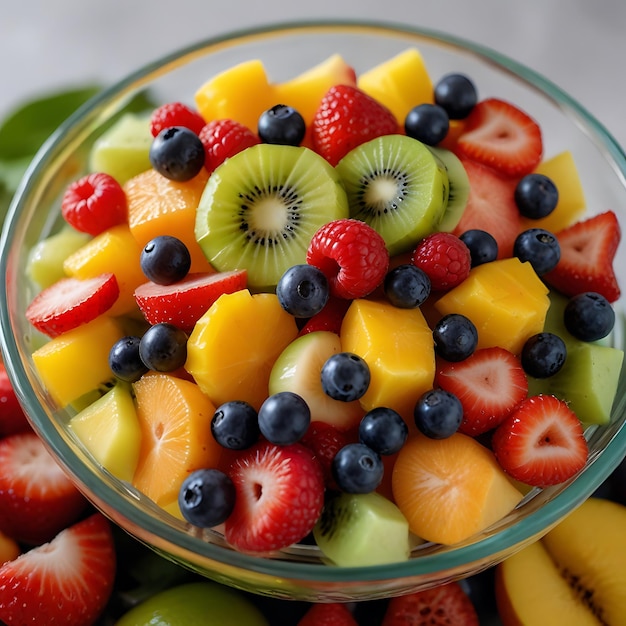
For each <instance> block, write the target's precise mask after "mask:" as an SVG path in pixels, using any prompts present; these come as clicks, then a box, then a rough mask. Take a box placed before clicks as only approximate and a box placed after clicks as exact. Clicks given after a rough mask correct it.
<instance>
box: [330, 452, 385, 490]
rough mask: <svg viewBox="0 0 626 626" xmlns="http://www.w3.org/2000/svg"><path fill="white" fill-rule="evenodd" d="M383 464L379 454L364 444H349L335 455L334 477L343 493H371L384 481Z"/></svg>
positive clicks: (333, 464)
mask: <svg viewBox="0 0 626 626" xmlns="http://www.w3.org/2000/svg"><path fill="white" fill-rule="evenodd" d="M383 471H384V468H383V462H382V460H381V458H380V456H379V455H378V454H376V452H374V450H372V449H371V448H370V447H369V446H366V445H365V444H363V443H349V444H347V445H345V446H344V447H343V448H341V449H340V450H339V451H338V452H337V454H336V455H335V457H334V459H333V462H332V464H331V472H332V476H333V478H334V479H335V483H337V486H338V487H339V489H341V491H345V492H346V493H370V492H372V491H374V490H375V489H376V488H377V487H378V485H380V482H381V480H382V479H383Z"/></svg>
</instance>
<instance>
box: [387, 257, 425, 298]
mask: <svg viewBox="0 0 626 626" xmlns="http://www.w3.org/2000/svg"><path fill="white" fill-rule="evenodd" d="M383 288H384V291H385V295H386V296H387V298H388V299H389V302H391V304H393V306H395V307H398V308H400V309H414V308H416V307H418V306H420V305H421V304H423V303H424V302H425V301H426V299H427V298H428V296H429V295H430V278H428V274H426V272H424V270H422V269H421V268H419V267H417V266H415V265H413V264H412V263H406V264H404V265H398V267H394V268H393V269H392V270H389V272H387V275H386V276H385V282H384V283H383Z"/></svg>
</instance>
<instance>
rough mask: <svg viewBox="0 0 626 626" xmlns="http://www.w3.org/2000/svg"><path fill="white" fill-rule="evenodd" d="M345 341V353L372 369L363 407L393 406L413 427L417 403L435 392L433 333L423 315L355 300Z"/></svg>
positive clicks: (345, 324)
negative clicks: (357, 357)
mask: <svg viewBox="0 0 626 626" xmlns="http://www.w3.org/2000/svg"><path fill="white" fill-rule="evenodd" d="M340 337H341V347H342V349H343V350H345V351H347V352H353V353H354V354H358V355H359V356H360V357H362V358H363V359H365V361H366V363H367V364H368V366H369V369H370V375H371V376H370V377H371V381H370V385H369V388H368V390H367V391H366V393H365V395H364V396H363V397H362V398H361V400H360V401H361V405H362V406H363V408H364V409H365V410H366V411H369V410H371V409H373V408H375V407H377V406H386V407H390V408H392V409H394V410H396V411H398V413H400V415H402V417H404V419H405V421H406V422H407V423H408V424H409V425H414V422H413V408H414V406H415V402H416V401H417V399H418V398H419V397H420V396H421V395H422V394H423V393H424V392H425V391H427V390H429V389H431V388H432V385H433V379H434V375H435V355H434V347H433V337H432V331H431V329H430V328H429V326H428V324H427V323H426V320H425V319H424V316H423V315H422V312H421V311H420V310H419V309H399V308H396V307H394V306H392V305H391V304H389V303H388V302H383V301H373V300H364V299H363V300H354V301H353V302H352V304H351V305H350V307H349V308H348V311H347V312H346V314H345V316H344V318H343V323H342V325H341V332H340Z"/></svg>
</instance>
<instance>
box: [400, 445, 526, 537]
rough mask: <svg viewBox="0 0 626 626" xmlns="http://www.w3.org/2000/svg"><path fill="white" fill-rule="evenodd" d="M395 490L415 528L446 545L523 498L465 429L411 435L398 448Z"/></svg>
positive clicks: (420, 534) (477, 529)
mask: <svg viewBox="0 0 626 626" xmlns="http://www.w3.org/2000/svg"><path fill="white" fill-rule="evenodd" d="M392 489H393V496H394V500H395V502H396V504H397V505H398V507H399V508H400V510H401V511H402V513H403V514H404V515H405V517H406V518H407V520H408V521H409V528H410V529H411V531H412V532H413V533H414V534H416V535H417V536H418V537H421V538H422V539H424V540H426V541H433V542H435V543H442V544H446V545H451V544H455V543H458V542H460V541H463V540H465V539H467V538H469V537H471V536H472V535H474V534H476V533H478V532H480V531H481V530H484V529H485V528H487V527H488V526H490V525H491V524H494V523H495V522H497V521H498V520H500V519H502V518H503V517H504V516H505V515H507V514H508V513H509V512H510V511H512V510H513V508H515V506H516V505H517V504H518V503H519V502H520V500H521V499H522V494H521V493H520V492H519V491H518V490H517V489H516V488H515V487H514V486H513V484H512V483H511V482H510V481H509V479H508V477H507V476H506V475H505V473H504V472H503V471H502V469H501V468H500V465H499V464H498V462H497V461H496V458H495V456H494V455H493V453H492V452H491V451H490V450H488V449H487V448H485V447H484V446H482V445H481V444H480V443H478V442H477V441H476V440H475V439H474V438H472V437H469V436H467V435H463V434H461V433H455V434H454V435H452V436H451V437H448V438H446V439H429V438H428V437H425V436H424V435H421V434H418V435H413V436H412V437H410V438H409V440H408V441H407V443H406V444H405V445H404V447H403V448H402V449H401V450H400V452H399V453H398V457H397V459H396V462H395V465H394V468H393V474H392Z"/></svg>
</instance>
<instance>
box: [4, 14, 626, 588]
mask: <svg viewBox="0 0 626 626" xmlns="http://www.w3.org/2000/svg"><path fill="white" fill-rule="evenodd" d="M346 29H347V30H349V31H354V32H361V33H363V34H365V33H370V34H372V35H377V34H378V35H387V36H392V35H394V34H398V35H404V36H416V37H419V38H421V39H425V40H428V41H430V42H431V43H438V44H441V45H444V46H447V47H451V48H455V49H459V50H462V51H463V52H465V53H469V54H470V55H473V56H475V57H477V58H479V59H481V60H482V61H484V62H485V63H487V64H490V65H493V66H495V67H497V68H499V69H500V70H502V71H504V72H507V73H510V74H512V75H515V76H516V77H517V78H519V79H521V81H522V82H524V83H526V84H527V86H529V87H531V88H533V89H535V90H537V91H540V92H542V93H543V94H544V96H545V97H547V98H548V99H550V100H552V101H553V102H554V103H555V104H557V106H559V107H560V108H561V109H563V111H564V112H565V113H566V114H567V115H569V116H571V117H573V118H577V119H578V120H579V122H580V124H581V125H582V126H583V127H584V128H585V129H586V132H588V133H591V134H593V135H594V137H595V138H596V140H597V141H598V142H599V143H600V145H601V146H602V148H603V150H605V151H606V153H607V155H608V157H610V159H611V160H612V161H613V164H614V166H615V167H616V168H617V169H618V175H619V176H620V177H621V178H622V179H623V180H625V181H626V155H625V154H624V151H623V150H622V148H621V147H620V146H619V144H618V143H617V142H616V141H615V139H614V138H613V137H612V135H611V134H610V133H609V132H608V131H607V130H606V128H605V127H604V126H603V125H602V124H601V123H600V122H599V121H598V120H597V119H596V118H595V117H594V116H593V115H591V114H590V113H589V112H588V111H587V110H586V109H585V108H583V107H582V106H581V105H580V104H579V103H578V102H577V101H575V100H574V99H573V98H571V97H570V96H569V95H568V94H567V93H565V92H564V91H563V90H561V89H560V88H559V87H558V86H557V85H556V84H554V83H553V82H551V81H550V80H548V79H546V78H545V77H543V76H542V75H540V74H539V73H537V72H535V71H534V70H531V69H530V68H528V67H526V66H524V65H522V64H520V63H518V62H516V61H514V60H512V59H510V58H508V57H507V56H505V55H502V54H500V53H498V52H496V51H494V50H492V49H490V48H488V47H485V46H483V45H481V44H478V43H475V42H472V41H469V40H465V39H463V38H460V37H456V36H453V35H450V34H446V33H443V32H439V31H436V30H432V29H425V28H419V27H412V26H408V25H406V24H397V23H392V22H384V21H376V22H374V21H367V20H336V19H333V20H312V21H306V22H282V23H275V24H266V25H262V26H259V27H255V28H246V29H242V30H237V31H231V32H227V33H224V34H222V35H219V36H215V37H211V38H208V39H206V40H202V41H200V42H197V43H195V44H193V45H190V46H188V47H185V48H183V49H180V50H178V51H175V52H172V53H171V54H169V55H166V56H163V57H161V58H160V59H158V60H156V61H154V62H152V63H149V64H147V65H144V66H143V67H142V68H140V69H138V70H137V71H135V72H133V73H132V74H130V75H128V76H127V77H126V78H124V79H122V80H120V81H118V82H117V83H115V84H113V85H112V86H110V87H109V88H107V89H104V90H103V91H102V92H100V93H99V94H98V95H96V96H95V97H94V98H92V99H91V100H90V101H89V102H88V103H86V104H85V105H83V106H82V107H81V108H80V109H79V110H78V111H76V112H75V113H74V114H73V115H72V116H70V117H69V118H68V119H67V120H66V121H65V122H64V123H63V124H61V125H60V126H59V128H58V129H57V130H56V131H55V133H53V135H52V136H51V137H50V138H49V139H48V140H47V141H46V142H45V144H44V145H43V146H42V148H41V149H40V151H39V152H38V154H37V155H36V157H35V158H34V160H33V162H32V163H31V165H30V166H29V168H28V170H27V172H26V174H25V175H24V177H23V179H22V181H21V183H20V186H19V189H18V191H17V193H16V194H15V196H14V198H13V201H12V203H11V206H10V208H9V212H8V215H7V218H6V220H5V224H4V227H3V230H2V238H1V240H0V288H1V290H2V291H1V293H2V294H3V296H4V297H3V298H2V301H1V302H0V325H1V328H2V335H1V348H2V355H3V359H4V361H5V364H6V367H7V371H8V374H9V376H10V378H11V380H12V382H13V384H14V386H15V389H16V392H17V394H18V397H19V399H20V402H21V403H22V404H23V406H24V408H25V410H26V412H27V413H28V415H29V416H30V419H31V421H32V422H33V423H34V425H35V427H36V430H38V431H39V432H40V433H41V434H43V435H44V436H45V441H46V445H47V446H48V448H49V449H50V450H51V451H52V453H53V454H54V455H55V456H56V457H57V458H59V459H61V460H62V463H63V465H64V466H65V468H66V469H67V470H68V471H69V472H70V473H71V474H75V475H76V477H77V478H78V480H79V481H80V482H81V483H82V485H84V487H85V488H86V489H88V490H89V491H90V492H91V493H93V494H95V495H96V496H97V499H98V501H102V502H105V503H107V504H109V505H111V506H113V507H114V508H115V509H116V511H117V512H118V513H119V514H121V515H122V516H123V517H124V518H126V519H128V520H132V522H133V525H134V526H135V527H139V528H141V529H142V531H143V532H142V534H144V533H145V537H148V536H152V537H156V538H158V539H159V540H160V541H159V543H160V544H161V545H166V544H167V543H172V544H175V545H177V546H178V547H179V548H181V549H182V550H184V551H189V552H192V553H193V552H196V553H199V554H200V555H201V556H203V557H205V558H208V559H211V560H212V561H215V562H223V563H225V564H227V565H229V566H233V567H235V568H240V569H244V570H249V571H252V572H258V573H262V574H265V575H268V576H276V577H278V578H284V577H289V578H291V579H298V580H301V581H307V580H309V581H318V582H322V583H325V582H326V583H332V582H338V583H341V582H342V581H345V582H347V581H350V582H355V583H357V582H359V581H385V580H392V579H398V578H402V577H410V576H416V575H428V574H430V573H435V572H438V571H441V570H446V569H455V568H462V567H463V566H464V565H467V564H469V563H472V562H481V561H485V560H488V559H489V558H490V557H492V556H493V555H497V554H499V553H502V552H506V551H507V550H508V549H510V548H511V546H516V545H521V544H524V543H526V542H528V541H529V540H532V539H533V538H534V537H537V536H539V535H541V534H542V533H543V532H545V530H546V528H550V527H551V526H552V525H554V524H555V523H556V522H558V521H559V520H560V519H561V518H562V517H563V516H564V515H565V514H566V513H567V512H568V511H570V510H571V508H572V506H576V505H578V504H580V503H582V502H583V501H584V500H585V499H586V498H587V497H588V496H589V495H591V494H592V492H593V491H594V490H595V489H596V488H597V487H599V486H600V484H601V483H602V482H603V481H604V480H605V479H606V478H607V477H608V476H609V474H610V473H611V472H612V470H613V468H614V467H616V466H617V464H618V463H619V462H620V461H621V459H622V458H623V457H624V454H626V428H621V430H619V431H618V432H617V433H615V434H614V436H613V437H612V439H611V440H610V441H609V442H608V444H607V446H606V447H605V448H604V449H603V450H602V452H601V453H600V454H598V455H597V456H596V457H595V458H593V459H591V460H590V463H589V465H588V467H587V468H586V469H585V471H584V472H583V473H582V474H581V475H579V476H578V477H577V478H576V480H575V481H574V482H572V483H571V484H569V485H567V486H566V487H564V488H563V489H562V490H560V491H559V493H557V494H556V495H555V496H554V498H552V499H551V500H550V501H548V502H547V503H546V504H545V505H544V506H543V507H542V508H541V509H540V510H538V511H535V512H532V513H530V514H529V515H528V516H527V517H525V518H524V519H523V520H521V521H519V522H516V523H513V524H511V525H510V526H507V527H506V528H504V529H502V530H501V531H500V532H498V533H497V534H495V535H492V536H489V537H486V538H485V539H482V540H481V541H479V542H477V543H473V544H470V545H467V546H463V547H460V548H458V549H454V550H452V551H449V552H443V553H439V554H434V555H423V556H420V557H419V558H418V559H415V560H410V561H407V562H402V563H393V564H389V565H379V566H372V567H358V568H345V567H344V568H338V567H331V566H326V565H319V564H310V563H300V562H295V561H288V562H286V561H282V560H273V559H263V558H258V557H253V556H249V555H246V554H242V553H238V552H235V551H231V550H228V549H224V548H222V547H220V546H218V545H213V544H210V543H207V542H205V541H203V540H202V539H200V538H198V537H195V536H192V535H190V534H185V533H183V532H179V531H178V530H176V529H175V528H172V527H168V526H167V525H166V524H164V523H162V522H161V521H160V520H158V519H157V518H156V517H153V516H152V515H150V514H149V513H148V512H147V511H144V510H141V509H139V508H137V507H134V506H132V505H131V504H130V503H129V502H127V501H126V500H124V499H123V498H120V497H119V494H117V493H116V491H115V489H114V488H112V487H111V486H110V485H107V484H106V483H104V482H103V481H102V480H101V479H99V478H98V477H97V475H96V474H94V473H93V472H91V471H89V470H88V469H87V468H85V467H82V468H81V467H80V464H79V463H78V467H75V466H73V465H71V464H69V463H68V462H67V461H66V460H65V459H68V458H70V459H72V458H73V457H75V452H74V451H73V450H72V449H71V447H70V446H69V445H68V443H67V441H66V440H64V439H63V438H62V437H61V436H60V435H59V433H58V432H57V431H56V429H55V428H53V427H50V420H49V417H48V415H47V414H46V412H45V411H44V410H43V408H42V406H41V405H40V404H39V402H37V400H36V397H35V396H34V394H32V392H31V389H30V382H29V378H28V375H27V373H26V370H25V367H24V365H23V363H22V361H21V359H20V351H19V348H18V344H17V340H16V338H15V337H14V335H13V333H12V330H11V329H12V322H11V312H10V311H9V308H8V306H7V290H8V283H7V275H8V273H9V272H10V264H11V242H12V241H13V239H14V237H15V233H16V230H17V225H18V222H19V218H20V213H21V209H22V207H23V206H24V204H25V203H26V202H27V199H28V195H29V193H30V191H31V189H32V187H33V186H36V185H37V179H38V176H39V174H40V173H41V172H42V171H44V170H45V168H46V166H47V164H48V163H49V162H50V160H51V159H52V158H53V157H54V154H56V153H57V151H58V150H59V149H60V146H61V145H62V144H63V143H64V141H66V138H67V135H68V133H70V131H71V130H72V128H74V127H75V125H77V124H80V123H81V122H82V123H84V120H85V119H86V118H89V117H94V116H95V113H94V112H96V111H100V110H102V109H104V108H105V107H106V104H107V102H109V101H110V100H112V99H114V98H115V97H116V96H118V95H119V94H120V93H123V92H125V91H127V90H129V89H130V88H131V87H133V86H134V85H137V84H138V83H141V82H142V79H143V78H144V77H145V76H148V75H150V74H151V73H153V72H154V71H156V70H157V69H158V68H160V67H163V66H168V65H170V64H175V63H176V62H177V61H178V60H179V59H181V58H183V57H188V56H193V55H198V54H200V53H202V52H203V51H205V50H208V49H210V48H214V47H218V46H221V45H228V46H231V45H235V44H236V43H237V42H242V41H244V40H250V39H254V38H264V37H271V36H274V35H277V34H278V35H287V34H293V33H296V32H312V33H314V32H319V33H332V32H340V31H341V30H346ZM624 184H625V186H626V182H625V183H624ZM81 470H82V471H81ZM139 539H142V537H139Z"/></svg>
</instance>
